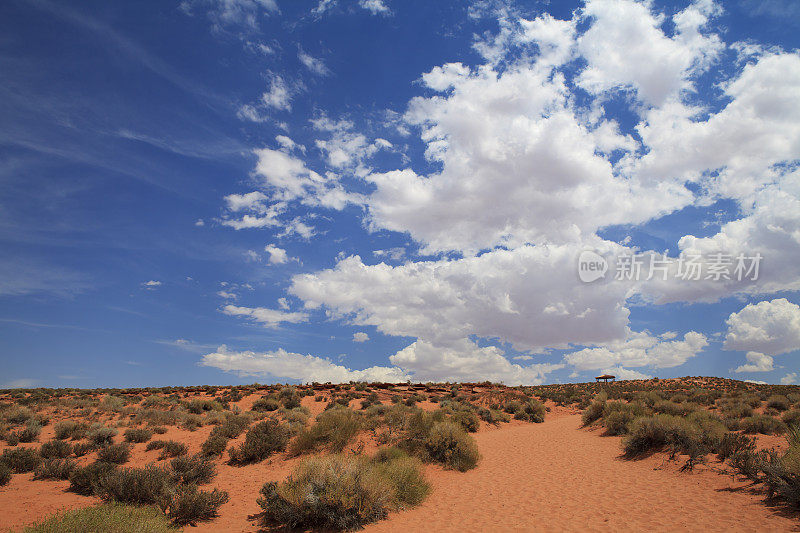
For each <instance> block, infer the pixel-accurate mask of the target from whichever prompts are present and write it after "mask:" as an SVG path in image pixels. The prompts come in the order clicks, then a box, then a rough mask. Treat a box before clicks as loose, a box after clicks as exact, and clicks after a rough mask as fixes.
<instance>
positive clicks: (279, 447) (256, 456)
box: [228, 419, 289, 465]
mask: <svg viewBox="0 0 800 533" xmlns="http://www.w3.org/2000/svg"><path fill="white" fill-rule="evenodd" d="M288 441H289V430H288V428H287V427H286V426H285V425H284V424H281V423H280V422H278V421H276V420H272V419H267V420H265V421H263V422H259V423H258V424H255V425H254V426H253V427H251V428H250V429H249V430H248V431H247V434H246V435H245V438H244V442H243V443H242V444H241V445H239V447H238V448H231V449H229V450H228V454H229V455H230V461H231V463H232V464H235V465H243V464H249V463H256V462H259V461H263V460H264V459H266V458H267V457H269V456H270V455H271V454H273V453H275V452H280V451H283V450H285V449H286V444H287V443H288Z"/></svg>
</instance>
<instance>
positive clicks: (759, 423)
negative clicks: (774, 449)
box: [741, 415, 786, 435]
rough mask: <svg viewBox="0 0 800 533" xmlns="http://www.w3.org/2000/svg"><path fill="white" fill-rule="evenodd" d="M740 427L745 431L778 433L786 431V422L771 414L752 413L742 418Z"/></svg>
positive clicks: (767, 433)
mask: <svg viewBox="0 0 800 533" xmlns="http://www.w3.org/2000/svg"><path fill="white" fill-rule="evenodd" d="M741 428H742V431H744V432H745V433H751V434H752V433H761V434H763V435H779V434H781V433H784V432H785V431H786V424H784V423H783V422H781V421H780V420H778V419H777V418H772V417H771V416H766V415H753V416H750V417H747V418H745V419H744V420H742V423H741Z"/></svg>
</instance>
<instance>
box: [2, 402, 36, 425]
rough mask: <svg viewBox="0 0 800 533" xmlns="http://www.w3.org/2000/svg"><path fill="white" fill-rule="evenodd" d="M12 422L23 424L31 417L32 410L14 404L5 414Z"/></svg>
mask: <svg viewBox="0 0 800 533" xmlns="http://www.w3.org/2000/svg"><path fill="white" fill-rule="evenodd" d="M5 418H6V420H8V421H9V422H11V423H12V424H23V423H25V422H27V421H28V420H30V419H31V418H33V411H31V410H30V409H28V408H27V407H23V406H14V407H13V408H12V409H11V411H9V412H8V414H6V416H5Z"/></svg>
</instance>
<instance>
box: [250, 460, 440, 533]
mask: <svg viewBox="0 0 800 533" xmlns="http://www.w3.org/2000/svg"><path fill="white" fill-rule="evenodd" d="M410 461H411V462H410ZM414 468H416V469H417V472H416V474H415V473H413V472H411V471H410V470H411V469H414ZM392 475H394V476H397V477H396V479H395V480H394V481H393V480H392V479H389V476H392ZM400 479H402V480H404V483H401V482H399V481H398V480H400ZM401 484H403V487H402V489H401V490H398V487H399V485H401ZM428 491H429V487H428V485H427V482H426V481H425V479H424V477H423V476H422V475H421V474H420V473H419V469H418V466H417V464H416V463H413V460H412V459H410V458H408V457H400V458H397V459H394V460H390V461H381V462H376V461H371V460H370V459H368V458H366V457H363V456H353V455H331V456H325V457H313V458H310V459H307V460H306V461H304V462H302V463H300V464H299V465H298V466H297V467H296V468H295V470H294V472H293V473H292V475H291V476H290V477H289V479H288V480H286V481H284V482H282V483H281V484H278V483H275V482H270V483H267V484H265V485H264V487H263V488H262V489H261V496H262V497H261V498H259V500H258V504H259V505H260V506H261V508H262V509H264V520H265V524H266V525H272V524H280V525H283V526H285V527H287V528H326V529H337V530H342V529H355V528H359V527H361V526H363V525H365V524H368V523H370V522H374V521H377V520H380V519H382V518H384V517H386V515H387V513H388V512H389V511H390V510H395V509H401V508H403V507H407V506H409V507H410V506H413V505H416V504H417V503H419V502H420V501H421V500H422V499H424V497H425V495H427V493H428Z"/></svg>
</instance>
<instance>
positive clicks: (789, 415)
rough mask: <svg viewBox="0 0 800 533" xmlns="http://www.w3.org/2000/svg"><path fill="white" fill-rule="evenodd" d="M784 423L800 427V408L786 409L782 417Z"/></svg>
mask: <svg viewBox="0 0 800 533" xmlns="http://www.w3.org/2000/svg"><path fill="white" fill-rule="evenodd" d="M781 420H783V423H784V424H786V425H787V426H798V427H800V409H792V410H791V411H786V412H785V413H783V416H782V417H781Z"/></svg>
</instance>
